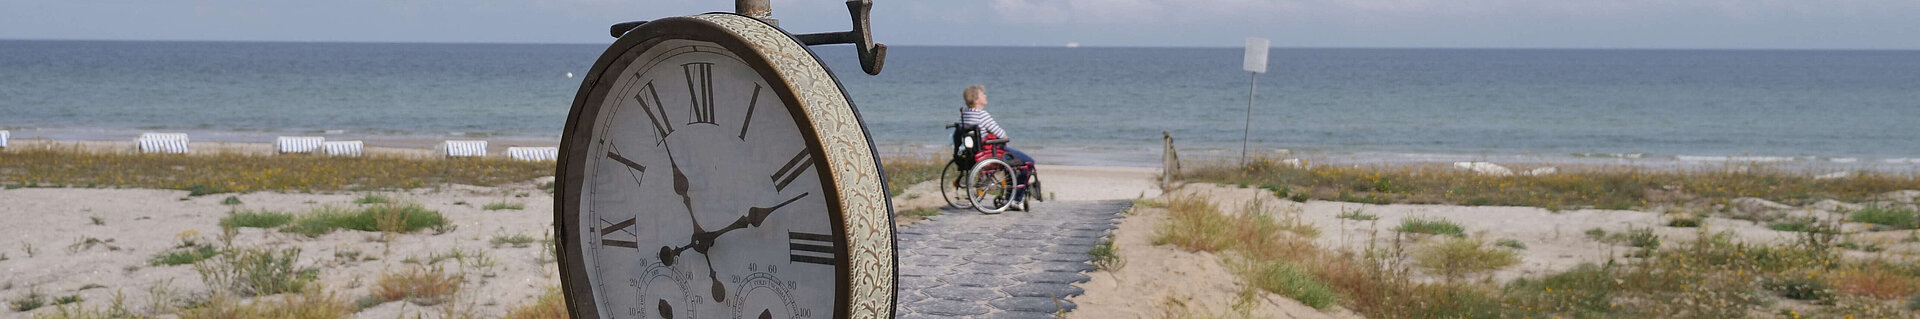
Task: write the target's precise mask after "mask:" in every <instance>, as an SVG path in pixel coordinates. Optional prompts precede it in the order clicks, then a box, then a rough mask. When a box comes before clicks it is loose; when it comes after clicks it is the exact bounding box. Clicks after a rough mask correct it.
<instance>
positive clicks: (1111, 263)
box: [1087, 238, 1127, 271]
mask: <svg viewBox="0 0 1920 319" xmlns="http://www.w3.org/2000/svg"><path fill="white" fill-rule="evenodd" d="M1087 256H1090V257H1092V258H1091V259H1092V260H1091V261H1090V263H1092V264H1093V268H1094V269H1099V270H1102V271H1115V270H1120V268H1124V267H1126V266H1127V260H1126V259H1125V258H1122V257H1120V247H1118V246H1114V245H1113V238H1103V239H1101V240H1100V244H1098V245H1094V246H1093V249H1090V250H1087Z"/></svg>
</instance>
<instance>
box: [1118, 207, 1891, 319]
mask: <svg viewBox="0 0 1920 319" xmlns="http://www.w3.org/2000/svg"><path fill="white" fill-rule="evenodd" d="M1167 214H1168V215H1167V216H1168V219H1167V220H1166V221H1165V222H1163V223H1162V225H1161V226H1160V228H1159V229H1156V230H1155V232H1154V234H1153V235H1152V239H1153V241H1154V243H1155V244H1165V245H1175V246H1177V247H1180V248H1183V249H1188V250H1196V251H1209V252H1215V253H1219V254H1222V255H1223V256H1227V257H1225V258H1226V262H1227V263H1228V265H1229V266H1230V268H1231V269H1232V270H1233V271H1234V273H1235V275H1236V276H1239V277H1240V278H1241V279H1242V280H1243V281H1244V282H1245V283H1247V284H1248V285H1250V286H1255V287H1259V288H1260V289H1262V290H1266V291H1271V292H1273V293H1275V294H1280V295H1283V296H1287V297H1289V298H1294V299H1296V300H1300V301H1301V302H1302V303H1305V304H1308V305H1311V306H1315V307H1322V305H1326V304H1331V305H1340V306H1343V307H1346V308H1347V309H1350V310H1353V311H1354V312H1355V313H1357V314H1360V315H1363V316H1365V317H1368V318H1552V317H1563V318H1739V317H1750V316H1751V315H1753V314H1759V313H1766V314H1772V313H1779V314H1781V315H1782V316H1784V317H1792V316H1791V315H1789V313H1788V312H1794V313H1797V314H1800V315H1801V316H1802V317H1803V318H1842V317H1848V316H1852V317H1855V318H1869V317H1910V316H1913V315H1914V313H1913V312H1912V311H1911V310H1907V309H1906V307H1904V305H1900V303H1902V302H1904V301H1906V300H1908V299H1911V298H1912V296H1913V295H1915V294H1920V266H1917V265H1914V264H1912V263H1909V262H1904V261H1902V262H1896V261H1891V260H1882V259H1871V260H1853V259H1846V258H1842V257H1841V250H1840V249H1835V248H1837V247H1838V244H1837V243H1836V242H1837V241H1836V240H1834V236H1835V235H1833V234H1830V233H1816V232H1808V233H1800V234H1801V235H1800V236H1802V237H1801V238H1800V239H1798V240H1795V241H1793V242H1791V243H1785V244H1755V243H1746V242H1739V241H1736V240H1734V239H1733V238H1734V237H1733V236H1732V235H1731V234H1729V233H1713V232H1709V231H1708V230H1706V229H1705V228H1694V229H1696V232H1698V235H1697V236H1694V238H1692V239H1688V240H1683V241H1680V242H1678V243H1669V245H1668V246H1665V248H1657V249H1656V248H1655V247H1661V245H1660V238H1659V236H1657V235H1654V234H1653V233H1652V232H1651V231H1650V230H1646V229H1643V228H1635V229H1631V230H1628V231H1624V232H1620V233H1607V232H1605V231H1599V232H1596V234H1590V236H1595V237H1597V238H1606V239H1608V240H1609V242H1612V243H1616V244H1620V245H1626V246H1644V247H1646V248H1643V249H1642V250H1639V251H1634V252H1629V253H1628V254H1627V255H1636V256H1637V257H1624V256H1623V257H1619V258H1616V259H1613V260H1610V261H1609V262H1607V263H1605V264H1600V265H1594V264H1588V265H1582V266H1579V267H1575V268H1573V269H1568V270H1564V271H1560V272H1557V273H1550V274H1545V275H1541V276H1527V277H1522V278H1519V279H1515V280H1512V281H1510V282H1506V283H1499V282H1493V281H1484V280H1458V279H1464V277H1465V276H1469V275H1472V274H1479V273H1484V272H1487V271H1490V270H1495V269H1500V268H1503V267H1506V266H1508V265H1512V264H1514V263H1515V262H1517V261H1518V260H1517V258H1515V255H1514V254H1515V253H1516V252H1515V251H1513V250H1511V249H1517V248H1507V247H1506V246H1504V245H1488V244H1487V243H1486V242H1484V241H1481V240H1479V239H1475V238H1470V237H1452V236H1442V237H1433V238H1429V239H1427V240H1426V242H1425V243H1419V242H1416V243H1414V244H1411V245H1409V246H1407V247H1411V248H1403V246H1402V245H1400V244H1392V245H1384V246H1385V247H1379V246H1369V247H1368V248H1364V249H1360V250H1357V251H1345V250H1336V249H1325V248H1320V247H1316V246H1315V245H1314V243H1313V242H1312V240H1311V239H1310V238H1306V237H1302V236H1295V235H1293V233H1291V232H1289V231H1281V230H1278V229H1283V227H1282V226H1283V224H1281V223H1280V222H1279V221H1278V220H1277V219H1266V220H1261V219H1255V218H1246V217H1245V215H1244V214H1238V213H1235V214H1228V213H1224V212H1222V211H1221V210H1220V209H1218V207H1215V206H1214V205H1213V204H1212V203H1211V202H1210V200H1209V199H1207V198H1205V197H1183V198H1174V199H1172V200H1170V201H1168V209H1167ZM1394 242H1395V243H1398V242H1400V241H1398V240H1396V241H1394ZM1516 246H1517V245H1516ZM1419 274H1430V275H1434V276H1437V277H1441V278H1452V279H1449V280H1444V281H1432V280H1422V279H1419V278H1420V276H1419ZM1320 287H1325V289H1321V288H1320ZM1783 299H1799V300H1806V301H1807V302H1809V303H1811V305H1807V304H1804V303H1803V304H1800V305H1788V303H1783V302H1780V301H1779V300H1783Z"/></svg>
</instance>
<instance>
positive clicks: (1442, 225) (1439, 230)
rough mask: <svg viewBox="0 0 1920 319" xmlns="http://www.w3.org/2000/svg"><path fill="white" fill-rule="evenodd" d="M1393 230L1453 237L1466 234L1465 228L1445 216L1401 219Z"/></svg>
mask: <svg viewBox="0 0 1920 319" xmlns="http://www.w3.org/2000/svg"><path fill="white" fill-rule="evenodd" d="M1393 231H1397V232H1403V233H1416V234H1428V235H1447V236H1454V237H1460V236H1466V234H1467V233H1466V230H1465V229H1464V228H1461V227H1460V224H1455V223H1453V221H1450V220H1447V219H1445V218H1438V219H1427V218H1424V217H1408V218H1406V219H1401V220H1400V227H1394V228H1393Z"/></svg>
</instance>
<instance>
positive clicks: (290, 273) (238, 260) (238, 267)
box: [193, 248, 318, 296]
mask: <svg viewBox="0 0 1920 319" xmlns="http://www.w3.org/2000/svg"><path fill="white" fill-rule="evenodd" d="M299 260H300V248H286V249H269V248H245V249H234V250H228V251H225V252H223V253H221V254H219V255H217V256H216V257H215V258H213V259H208V260H205V261H201V262H199V263H195V264H193V269H194V271H196V272H198V273H200V278H201V281H204V282H206V284H207V286H208V287H213V288H215V289H221V290H224V291H226V292H231V293H234V294H238V295H240V296H265V295H273V294H281V293H290V292H302V291H306V289H307V288H308V287H307V286H308V284H309V283H312V282H313V280H314V279H315V276H316V275H317V273H318V271H317V270H314V269H311V268H303V267H299V266H297V265H295V263H296V262H298V261H299Z"/></svg>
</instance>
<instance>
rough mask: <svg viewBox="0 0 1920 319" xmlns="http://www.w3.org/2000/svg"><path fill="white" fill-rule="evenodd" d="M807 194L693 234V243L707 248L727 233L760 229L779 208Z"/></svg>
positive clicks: (757, 209)
mask: <svg viewBox="0 0 1920 319" xmlns="http://www.w3.org/2000/svg"><path fill="white" fill-rule="evenodd" d="M809 194H810V193H800V196H794V197H793V198H790V199H787V201H784V202H780V204H779V205H773V207H754V208H750V209H747V215H746V216H740V219H737V220H734V221H733V224H729V225H727V227H724V228H720V229H717V230H714V231H710V232H702V233H696V234H693V242H694V243H705V244H706V245H707V246H712V245H713V241H714V240H716V239H719V238H720V235H725V234H726V233H727V232H730V231H733V230H736V229H742V228H747V227H760V224H761V223H764V222H766V221H767V217H768V216H772V215H773V212H775V211H779V210H780V208H781V207H786V206H787V204H792V203H793V202H794V201H798V200H800V199H801V198H805V197H807V195H809ZM701 251H702V252H705V249H701Z"/></svg>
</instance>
